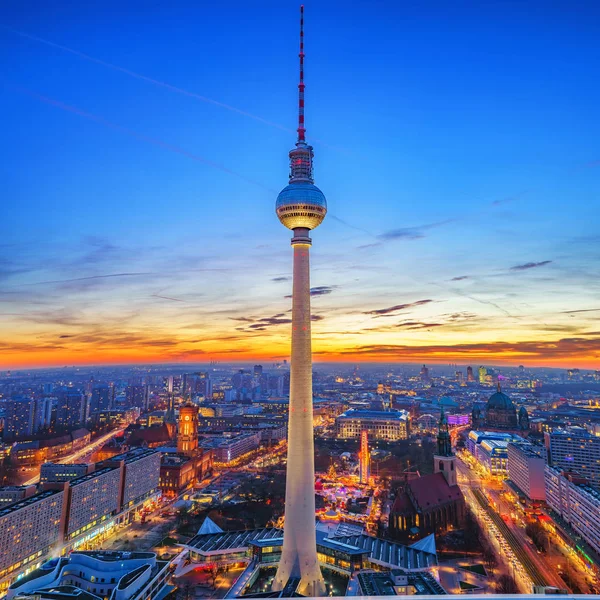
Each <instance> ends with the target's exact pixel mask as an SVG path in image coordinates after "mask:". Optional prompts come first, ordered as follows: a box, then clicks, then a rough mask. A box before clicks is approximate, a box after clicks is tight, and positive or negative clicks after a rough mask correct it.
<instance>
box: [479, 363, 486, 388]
mask: <svg viewBox="0 0 600 600" xmlns="http://www.w3.org/2000/svg"><path fill="white" fill-rule="evenodd" d="M478 377H479V384H480V385H484V384H485V383H486V381H487V369H486V368H485V367H483V366H481V367H479V371H478Z"/></svg>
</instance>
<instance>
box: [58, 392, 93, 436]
mask: <svg viewBox="0 0 600 600" xmlns="http://www.w3.org/2000/svg"><path fill="white" fill-rule="evenodd" d="M86 412H87V411H86V401H85V395H84V394H83V392H81V390H77V389H74V388H64V389H61V390H59V391H57V392H56V426H57V427H60V428H67V427H77V426H78V425H80V424H83V423H85V421H86V417H87V415H86Z"/></svg>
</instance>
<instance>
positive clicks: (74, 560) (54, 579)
mask: <svg viewBox="0 0 600 600" xmlns="http://www.w3.org/2000/svg"><path fill="white" fill-rule="evenodd" d="M168 566H169V563H168V562H167V561H159V560H157V558H156V554H154V553H153V552H119V551H113V552H111V551H102V550H97V551H93V552H72V553H71V554H70V555H69V556H68V557H65V558H54V559H52V560H50V561H48V562H47V563H45V564H44V565H42V566H41V567H40V568H39V569H37V570H36V571H35V572H34V573H32V574H31V577H29V578H26V579H24V580H19V581H16V582H15V583H13V584H12V585H11V586H10V588H9V590H8V593H7V596H6V597H7V600H12V599H13V598H19V599H20V600H21V599H22V600H67V599H71V598H72V599H73V600H102V599H103V598H104V599H106V598H111V599H112V600H145V599H147V598H157V597H160V596H161V592H163V590H164V588H165V585H166V581H167V577H168V575H169V569H168Z"/></svg>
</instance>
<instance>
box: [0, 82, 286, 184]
mask: <svg viewBox="0 0 600 600" xmlns="http://www.w3.org/2000/svg"><path fill="white" fill-rule="evenodd" d="M4 83H5V85H6V86H7V87H8V88H11V89H12V90H14V91H16V92H19V93H21V94H26V95H28V96H31V97H32V98H35V99H36V100H39V101H40V102H44V103H46V104H49V105H51V106H54V107H56V108H60V109H61V110H64V111H67V112H71V113H73V114H76V115H79V116H80V117H84V118H85V119H89V120H90V121H94V122H96V123H100V124H101V125H104V126H105V127H108V128H110V129H114V130H115V131H119V132H120V133H124V134H126V135H129V136H131V137H134V138H136V139H138V140H141V141H143V142H146V143H149V144H153V145H154V146H159V147H161V148H164V149H165V150H169V151H170V152H175V153H176V154H181V155H183V156H186V157H187V158H191V159H192V160H195V161H197V162H200V163H204V164H205V165H209V166H210V167H213V169H219V170H220V171H223V172H225V173H229V174H230V175H235V176H236V177H238V178H240V179H243V180H244V181H246V182H248V183H251V184H252V185H256V186H258V187H260V188H262V189H264V190H267V191H268V192H270V193H273V194H276V193H277V192H276V190H273V189H271V188H269V187H267V186H265V185H263V184H262V183H260V182H258V181H255V180H254V179H251V178H249V177H246V176H245V175H242V174H241V173H237V172H236V171H232V170H231V169H229V168H227V167H225V166H223V165H221V164H219V163H216V162H213V161H211V160H209V159H207V158H204V157H203V156H199V155H198V154H193V153H192V152H189V151H188V150H186V149H185V148H181V147H180V146H175V145H174V144H170V143H168V142H164V141H163V140H160V139H158V138H154V137H150V136H148V135H145V134H143V133H139V132H138V131H135V130H134V129H129V128H128V127H123V126H122V125H117V124H116V123H112V122H111V121H108V120H106V119H104V118H103V117H99V116H97V115H94V114H92V113H89V112H86V111H83V110H81V109H79V108H77V107H76V106H71V105H70V104H65V103H64V102H60V101H59V100H55V99H54V98H50V97H49V96H43V95H42V94H38V93H37V92H34V91H33V90H30V89H27V88H24V87H21V86H19V85H15V84H12V83H7V82H4Z"/></svg>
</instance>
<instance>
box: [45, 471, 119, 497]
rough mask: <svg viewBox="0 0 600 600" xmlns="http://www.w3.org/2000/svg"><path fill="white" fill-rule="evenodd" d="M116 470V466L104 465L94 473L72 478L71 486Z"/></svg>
mask: <svg viewBox="0 0 600 600" xmlns="http://www.w3.org/2000/svg"><path fill="white" fill-rule="evenodd" d="M115 470H116V467H104V468H103V469H100V470H98V471H94V472H93V473H88V474H87V475H82V476H81V477H77V478H76V479H72V480H71V487H73V486H76V485H79V484H81V483H85V482H86V481H89V480H90V479H94V478H96V477H100V476H102V475H106V474H107V473H110V472H111V471H115ZM34 497H35V496H34Z"/></svg>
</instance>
